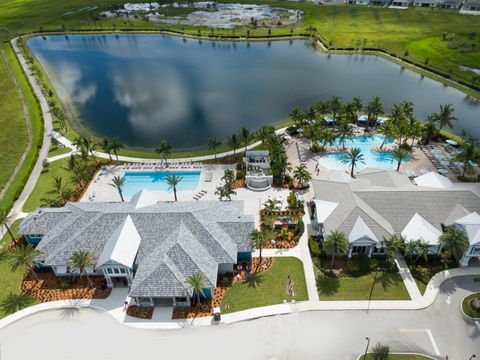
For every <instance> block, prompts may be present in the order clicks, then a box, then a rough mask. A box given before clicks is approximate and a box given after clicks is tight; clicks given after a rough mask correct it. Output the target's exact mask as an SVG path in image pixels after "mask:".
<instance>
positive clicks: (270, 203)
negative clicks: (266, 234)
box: [264, 199, 281, 214]
mask: <svg viewBox="0 0 480 360" xmlns="http://www.w3.org/2000/svg"><path fill="white" fill-rule="evenodd" d="M280 203H281V201H280V200H277V199H268V200H267V201H265V204H264V205H265V210H266V211H267V212H268V213H269V214H271V213H273V212H275V211H277V207H278V205H279V204H280Z"/></svg>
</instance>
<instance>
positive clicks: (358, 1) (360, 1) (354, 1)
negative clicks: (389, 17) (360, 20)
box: [348, 0, 371, 5]
mask: <svg viewBox="0 0 480 360" xmlns="http://www.w3.org/2000/svg"><path fill="white" fill-rule="evenodd" d="M370 2H371V1H370V0H348V4H350V5H370Z"/></svg>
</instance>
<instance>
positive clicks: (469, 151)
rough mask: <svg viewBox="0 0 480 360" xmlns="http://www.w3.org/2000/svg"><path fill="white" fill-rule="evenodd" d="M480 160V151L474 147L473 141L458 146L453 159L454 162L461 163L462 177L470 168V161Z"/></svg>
mask: <svg viewBox="0 0 480 360" xmlns="http://www.w3.org/2000/svg"><path fill="white" fill-rule="evenodd" d="M479 158H480V151H479V150H478V149H477V148H476V147H475V144H474V143H473V141H464V142H462V143H461V144H460V151H459V152H458V154H456V155H455V156H454V158H453V160H454V161H460V162H462V163H463V170H462V176H465V173H466V172H467V169H468V168H469V167H470V161H474V160H477V159H479Z"/></svg>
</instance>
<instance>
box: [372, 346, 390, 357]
mask: <svg viewBox="0 0 480 360" xmlns="http://www.w3.org/2000/svg"><path fill="white" fill-rule="evenodd" d="M389 355H390V348H389V347H388V346H387V345H382V344H377V345H375V346H374V347H373V349H372V357H373V360H388V359H389Z"/></svg>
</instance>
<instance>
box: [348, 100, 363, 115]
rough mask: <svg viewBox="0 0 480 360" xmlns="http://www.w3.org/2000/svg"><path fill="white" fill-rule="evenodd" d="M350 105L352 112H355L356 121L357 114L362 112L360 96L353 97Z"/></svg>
mask: <svg viewBox="0 0 480 360" xmlns="http://www.w3.org/2000/svg"><path fill="white" fill-rule="evenodd" d="M351 104H352V107H353V110H354V111H355V117H356V118H357V119H358V113H359V112H360V111H362V110H363V103H362V98H361V97H360V96H355V97H354V98H353V99H352V102H351Z"/></svg>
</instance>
